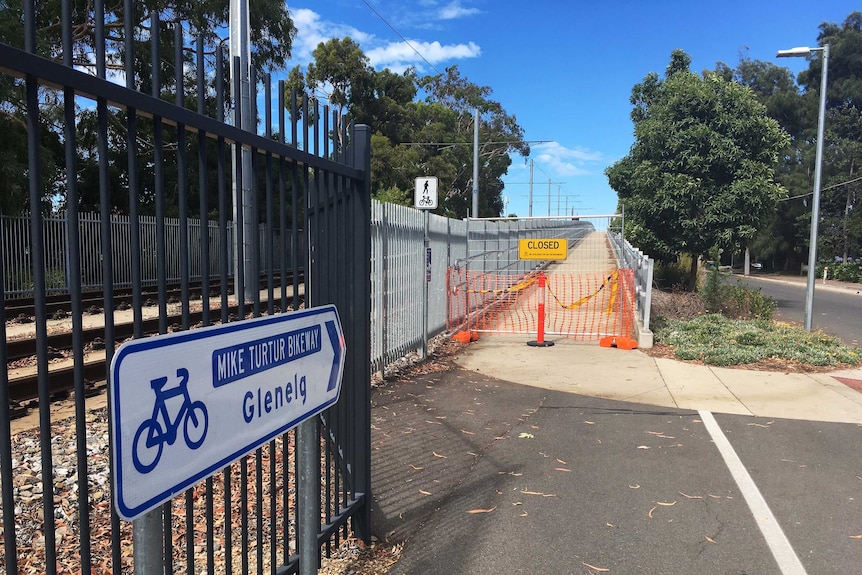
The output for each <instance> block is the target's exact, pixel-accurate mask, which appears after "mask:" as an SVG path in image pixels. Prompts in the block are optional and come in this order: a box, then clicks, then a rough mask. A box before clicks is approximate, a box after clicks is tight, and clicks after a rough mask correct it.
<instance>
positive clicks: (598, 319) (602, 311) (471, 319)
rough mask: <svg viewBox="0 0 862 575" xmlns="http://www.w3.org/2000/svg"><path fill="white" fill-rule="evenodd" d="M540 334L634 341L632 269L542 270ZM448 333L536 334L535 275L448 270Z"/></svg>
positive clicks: (536, 295) (588, 339) (536, 294)
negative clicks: (544, 280)
mask: <svg viewBox="0 0 862 575" xmlns="http://www.w3.org/2000/svg"><path fill="white" fill-rule="evenodd" d="M544 273H545V277H546V278H547V293H546V294H545V334H550V335H561V336H565V337H571V338H574V339H577V340H581V341H593V340H598V339H600V338H602V337H604V336H609V335H612V336H625V337H634V331H635V329H634V301H635V293H634V275H633V272H632V270H627V269H623V270H608V271H606V272H592V273H578V274H573V273H564V272H553V271H545V272H544ZM447 289H448V292H449V297H448V298H447V299H448V306H447V328H448V329H449V330H450V331H457V330H470V331H478V332H488V333H523V334H535V333H536V332H537V331H538V324H537V322H538V307H539V296H538V284H537V282H536V275H535V274H530V275H528V276H512V275H505V274H502V275H501V274H486V273H479V272H471V271H466V270H464V269H459V268H450V270H449V274H448V281H447Z"/></svg>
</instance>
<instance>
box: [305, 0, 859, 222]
mask: <svg viewBox="0 0 862 575" xmlns="http://www.w3.org/2000/svg"><path fill="white" fill-rule="evenodd" d="M369 4H370V5H371V6H372V7H373V8H374V10H372V9H371V8H369ZM288 9H289V10H290V13H291V17H292V18H293V21H294V24H295V25H296V27H297V29H298V33H297V37H296V39H295V41H294V47H293V56H294V61H293V62H291V63H290V64H289V67H293V66H294V65H296V64H299V65H301V66H302V67H303V68H304V67H305V66H306V65H307V64H308V62H309V61H311V52H312V51H313V50H314V48H315V47H316V46H317V44H318V43H319V42H323V41H325V40H327V39H329V38H343V37H345V36H350V37H351V38H353V39H354V40H355V41H356V42H357V43H358V44H359V45H360V47H361V48H362V50H363V52H365V54H366V55H367V56H368V57H369V58H370V60H371V64H372V65H373V66H374V67H375V68H377V69H382V68H387V67H388V68H390V69H392V70H395V71H401V70H404V69H405V68H406V67H407V66H415V67H416V68H417V70H418V71H419V73H420V74H421V75H425V74H436V73H438V72H443V71H444V70H445V68H446V67H448V66H451V65H453V64H457V65H458V68H459V70H460V72H461V75H462V76H463V77H466V78H467V79H468V80H470V81H471V82H473V83H474V84H478V85H482V86H489V87H490V88H491V89H492V90H493V93H492V95H491V98H493V99H494V100H497V101H499V102H500V103H501V104H502V105H503V108H504V109H505V110H506V111H507V112H508V113H509V114H512V115H514V116H515V117H516V118H517V120H518V123H519V124H520V125H521V126H522V127H523V128H524V131H525V137H526V139H528V140H547V141H548V142H547V143H540V144H533V145H532V146H531V148H532V152H531V156H530V158H531V159H532V160H533V162H534V166H535V168H534V175H533V179H534V184H533V211H532V213H533V215H534V216H545V215H548V210H549V201H548V190H549V185H548V182H549V181H550V182H551V185H550V190H551V201H550V213H551V214H552V215H556V214H557V213H558V206H559V212H565V210H566V208H567V207H568V210H569V212H571V211H572V210H574V212H575V213H576V214H581V215H599V214H611V213H614V212H615V210H616V206H617V197H616V194H615V193H614V191H613V190H612V189H610V187H609V186H608V183H607V178H606V177H605V176H604V170H605V168H606V167H607V166H609V165H611V164H612V163H614V162H615V161H616V160H618V159H619V158H621V157H622V156H624V155H625V154H627V153H628V150H629V148H630V146H631V144H632V142H633V137H632V124H631V121H630V119H629V112H630V111H631V105H630V104H629V96H630V94H631V89H632V86H634V85H635V84H636V83H638V82H640V81H641V80H642V79H643V77H644V76H646V75H647V74H648V73H649V72H657V73H659V74H663V73H664V70H665V67H666V66H667V64H668V62H669V60H670V53H671V51H672V50H674V49H676V48H681V49H683V50H685V51H686V52H687V53H688V54H689V55H690V56H691V58H692V70H693V71H697V72H700V71H702V70H704V69H712V68H714V67H715V63H716V62H718V61H722V62H725V63H727V64H728V65H730V66H733V67H735V66H736V64H737V62H738V61H739V57H740V54H743V53H744V54H747V55H748V56H749V57H750V58H752V59H759V60H764V61H771V62H775V63H776V64H778V65H782V66H787V67H789V68H790V69H791V70H793V72H794V73H798V72H799V71H800V70H802V69H803V68H805V67H807V63H806V62H805V60H804V59H802V58H798V59H782V60H776V59H775V52H776V50H779V49H783V48H792V47H795V46H814V45H816V43H817V34H818V31H819V30H818V26H819V25H820V24H821V23H822V22H824V21H826V22H836V23H841V22H843V21H844V19H845V18H846V17H847V15H848V14H850V13H851V12H852V11H854V10H860V9H862V7H860V6H859V4H858V2H857V3H854V2H851V1H845V0H820V1H817V0H804V1H803V0H783V1H781V2H778V1H775V0H746V1H741V0H725V1H724V2H700V1H698V0H688V1H681V0H666V1H662V0H640V1H634V0H630V1H621V0H587V1H574V0H573V1H551V0H531V1H527V2H524V1H519V2H515V1H513V0H367V3H366V2H364V1H363V0H322V1H317V2H311V1H308V2H288ZM375 11H376V12H377V13H379V16H378V14H376V13H375ZM380 16H382V18H383V19H381V17H380ZM384 19H385V21H384ZM393 28H394V29H395V30H396V31H397V33H396V31H393ZM402 36H403V37H404V38H406V39H407V40H408V41H409V43H410V45H412V47H413V48H415V49H416V51H418V52H419V53H421V55H422V57H420V56H419V55H417V54H416V52H415V51H414V50H413V49H412V48H411V47H409V46H407V45H406V44H405V42H404V41H403V40H402V38H401V37H402ZM423 57H424V59H423ZM426 61H427V62H426ZM512 160H513V162H512V166H511V167H510V168H509V175H508V176H507V177H506V178H505V179H504V181H505V182H506V183H507V185H506V190H505V191H504V192H503V195H504V196H506V197H508V200H509V202H508V205H507V208H506V213H515V214H517V215H519V216H526V215H528V212H529V190H530V186H529V185H527V183H528V182H529V177H530V176H529V162H525V160H524V159H523V158H521V157H520V156H513V157H512ZM416 175H417V176H425V175H433V174H416ZM479 193H480V194H481V193H482V190H481V183H480V186H479ZM504 215H505V214H504Z"/></svg>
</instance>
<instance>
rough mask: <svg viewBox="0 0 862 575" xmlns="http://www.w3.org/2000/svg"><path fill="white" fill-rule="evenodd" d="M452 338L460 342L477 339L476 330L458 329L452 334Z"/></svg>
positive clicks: (477, 333)
mask: <svg viewBox="0 0 862 575" xmlns="http://www.w3.org/2000/svg"><path fill="white" fill-rule="evenodd" d="M452 339H454V340H455V341H458V342H461V343H470V342H471V341H479V332H478V331H459V332H456V333H454V334H452Z"/></svg>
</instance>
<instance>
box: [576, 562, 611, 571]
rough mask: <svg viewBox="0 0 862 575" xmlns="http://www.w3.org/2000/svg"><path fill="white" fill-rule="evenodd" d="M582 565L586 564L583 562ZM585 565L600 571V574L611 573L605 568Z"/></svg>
mask: <svg viewBox="0 0 862 575" xmlns="http://www.w3.org/2000/svg"><path fill="white" fill-rule="evenodd" d="M581 563H584V562H583V561H581ZM584 565H586V566H587V567H589V568H590V569H592V570H593V571H598V572H599V573H607V572H609V571H610V569H605V568H603V567H596V566H595V565H590V564H589V563H584Z"/></svg>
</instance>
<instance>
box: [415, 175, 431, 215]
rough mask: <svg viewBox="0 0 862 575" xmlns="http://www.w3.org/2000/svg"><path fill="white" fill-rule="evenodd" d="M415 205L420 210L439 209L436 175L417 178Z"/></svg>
mask: <svg viewBox="0 0 862 575" xmlns="http://www.w3.org/2000/svg"><path fill="white" fill-rule="evenodd" d="M413 205H414V206H415V207H416V208H417V209H420V210H435V209H437V178H436V177H435V176H426V177H424V178H416V186H415V190H414V196H413Z"/></svg>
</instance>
